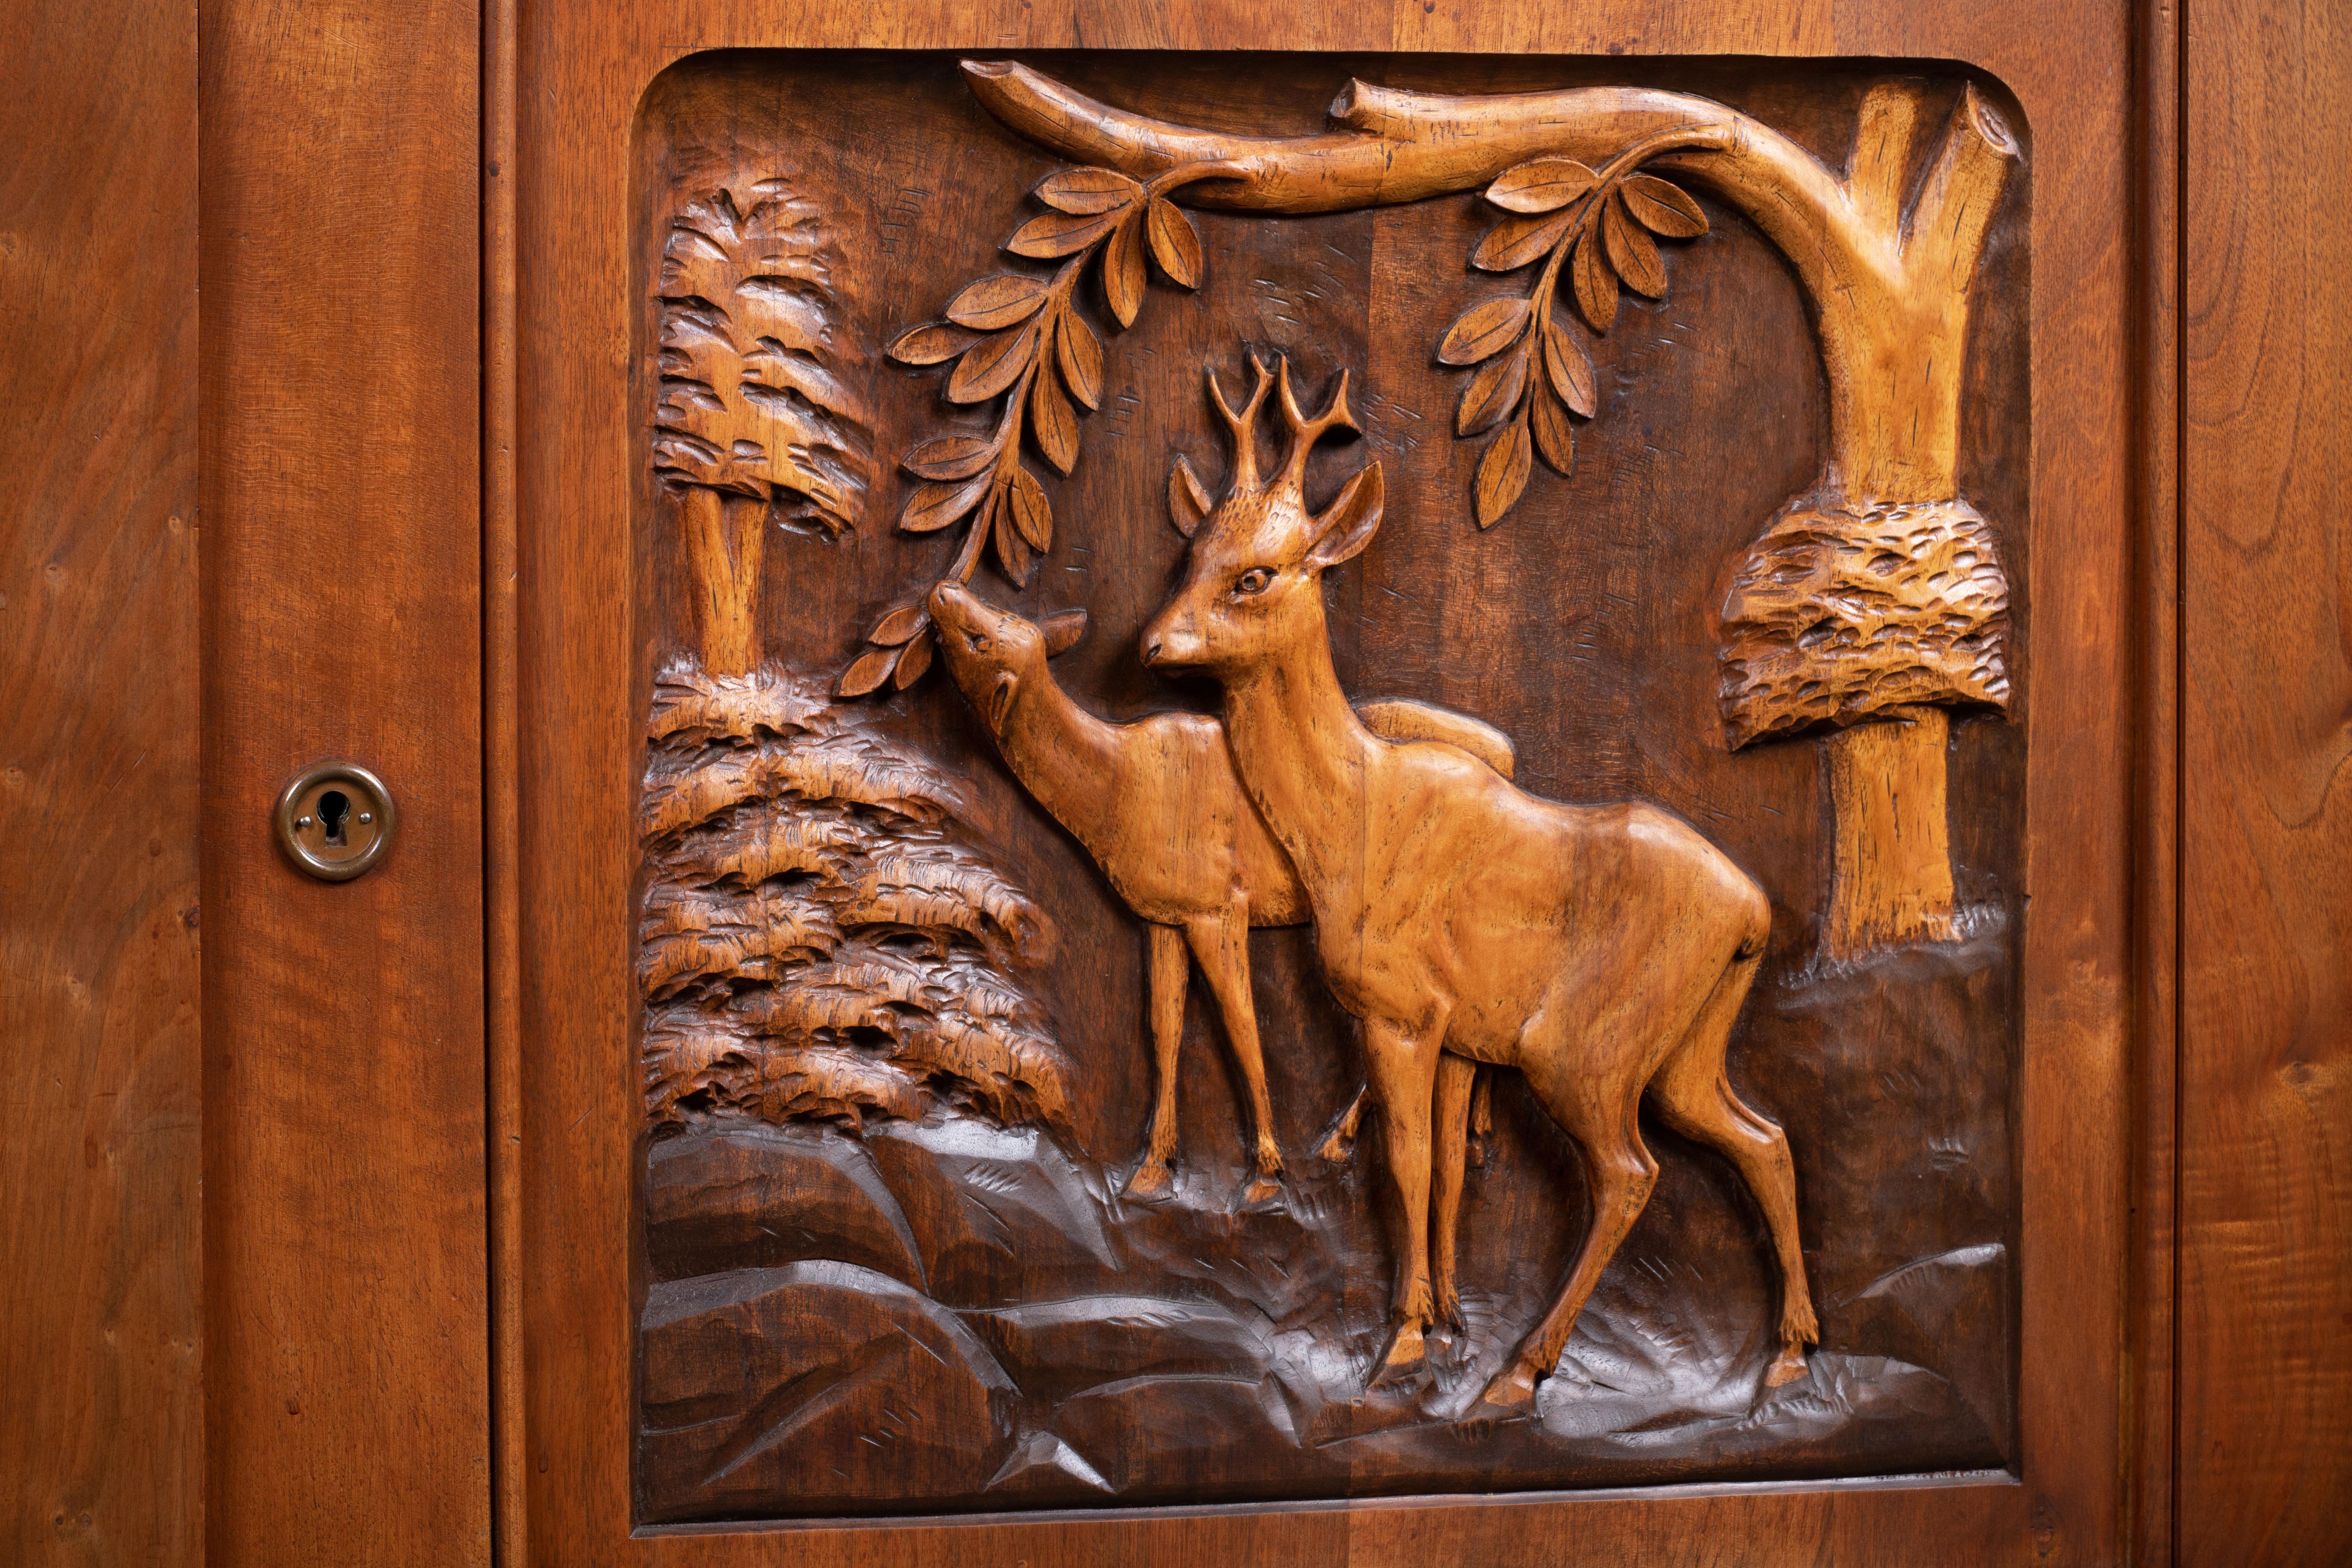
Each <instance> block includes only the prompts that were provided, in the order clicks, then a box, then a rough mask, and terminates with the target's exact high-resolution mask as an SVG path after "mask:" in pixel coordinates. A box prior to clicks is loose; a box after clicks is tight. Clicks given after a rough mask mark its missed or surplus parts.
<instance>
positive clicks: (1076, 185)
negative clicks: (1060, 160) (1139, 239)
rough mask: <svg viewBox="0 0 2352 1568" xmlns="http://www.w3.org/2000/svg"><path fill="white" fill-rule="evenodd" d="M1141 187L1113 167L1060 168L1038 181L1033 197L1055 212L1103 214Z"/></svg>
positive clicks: (1125, 202) (1131, 198) (1126, 202)
mask: <svg viewBox="0 0 2352 1568" xmlns="http://www.w3.org/2000/svg"><path fill="white" fill-rule="evenodd" d="M1140 195H1143V187H1142V186H1141V185H1139V184H1137V183H1136V182H1135V181H1133V180H1131V179H1129V178H1128V177H1127V176H1126V175H1125V174H1119V173H1118V171H1117V170H1114V169H1062V170H1058V171H1056V172H1055V173H1054V174H1048V175H1046V176H1045V179H1044V180H1043V181H1041V182H1039V184H1038V186H1037V190H1036V196H1037V199H1038V200H1039V201H1041V202H1044V203H1045V205H1047V206H1049V207H1052V208H1053V209H1054V210H1055V211H1056V212H1066V213H1085V214H1093V213H1107V212H1114V211H1116V210H1118V208H1120V207H1123V206H1126V205H1129V203H1131V202H1133V201H1134V200H1135V199H1136V198H1137V197H1139V196H1140Z"/></svg>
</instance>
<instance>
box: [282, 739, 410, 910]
mask: <svg viewBox="0 0 2352 1568" xmlns="http://www.w3.org/2000/svg"><path fill="white" fill-rule="evenodd" d="M396 820H397V816H396V814H395V813H394V809H393V805H392V792H391V791H390V790H388V789H386V788H384V786H383V780H382V779H380V778H378V777H376V776H375V774H373V773H370V772H369V771H368V770H367V769H365V768H363V767H361V766H360V765H359V764H358V763H318V764H316V765H315V766H312V767H308V768H305V769H303V770H302V771H301V772H300V773H298V774H296V775H295V776H294V778H293V780H292V781H291V782H290V783H289V784H287V786H286V787H285V789H284V790H282V791H280V792H279V794H278V843H279V844H281V845H283V846H284V847H285V849H286V853H287V854H288V855H289V856H291V857H292V858H293V860H294V864H295V865H296V866H297V867H299V868H301V869H302V870H304V871H306V872H308V873H309V874H310V875H311V876H313V877H316V878H318V879H320V881H322V882H348V881H350V880H351V879H352V878H353V877H356V876H359V875H361V874H362V872H365V871H366V870H368V869H369V868H372V867H373V866H374V865H375V864H376V862H377V861H379V860H382V859H383V855H384V851H385V850H386V849H387V848H389V847H391V845H392V830H393V826H394V822H395V821H396Z"/></svg>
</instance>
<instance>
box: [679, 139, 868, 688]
mask: <svg viewBox="0 0 2352 1568" xmlns="http://www.w3.org/2000/svg"><path fill="white" fill-rule="evenodd" d="M831 247H832V239H831V234H830V231H829V229H828V227H827V226H826V225H825V223H824V219H823V217H822V215H821V214H819V212H818V211H817V209H816V208H815V207H814V205H811V204H809V203H807V202H805V201H803V200H801V199H800V198H798V197H796V196H795V195H793V193H792V191H791V189H790V188H789V187H788V186H787V184H785V182H783V181H782V180H779V179H768V180H761V181H759V182H757V183H755V184H750V185H748V186H746V187H744V188H742V190H741V192H740V195H739V194H738V193H737V192H735V191H730V190H723V189H722V190H716V191H712V192H709V193H708V194H707V195H701V196H698V197H696V198H694V199H693V200H691V201H689V202H688V203H687V204H686V205H685V207H684V208H683V209H682V210H681V211H680V212H679V213H678V215H677V217H676V218H675V219H674V220H673V221H672V224H671V226H670V233H669V238H668V241H667V245H666V246H665V247H664V249H663V252H662V264H661V278H660V283H659V286H658V291H659V296H660V300H661V328H660V338H659V347H660V368H661V386H660V391H659V395H658V398H657V402H656V408H655V412H654V469H655V472H656V474H658V475H659V476H660V477H661V479H662V480H663V482H664V484H665V485H666V486H667V488H668V489H670V490H671V491H672V493H673V494H675V495H676V496H677V500H678V503H679V511H680V517H681V521H682V522H683V524H684V528H685V531H686V546H687V562H688V570H689V571H690V573H691V574H692V578H693V605H694V613H695V623H696V630H697V634H698V640H699V643H700V649H701V655H702V662H703V667H704V668H706V669H708V670H709V671H711V672H712V673H714V674H720V675H740V674H742V673H744V672H745V671H748V670H750V669H751V668H753V667H754V666H756V665H757V664H758V663H759V659H760V637H759V629H758V625H757V616H758V609H759V599H760V567H761V554H762V552H763V547H764V545H765V542H766V534H767V522H768V520H769V519H770V517H771V516H773V517H776V518H777V519H778V521H782V522H785V523H788V524H798V525H800V526H803V527H809V528H814V529H816V530H819V531H823V532H824V533H826V534H835V533H838V532H840V531H843V530H844V529H848V528H854V527H856V525H857V523H858V521H859V520H860V517H861V515H862V513H863V510H864V505H865V498H866V488H867V482H868V470H869V468H870V459H869V456H868V446H867V435H866V432H867V428H868V424H869V421H868V416H867V415H866V410H865V408H864V407H863V405H861V403H860V401H859V399H858V398H857V397H856V395H854V394H853V393H851V392H850V391H849V389H848V388H847V387H846V386H845V385H844V384H843V382H842V380H841V378H840V376H839V374H837V370H836V363H837V362H836V356H835V352H834V347H833V343H832V329H831V311H832V310H833V306H834V293H833V259H832V254H831Z"/></svg>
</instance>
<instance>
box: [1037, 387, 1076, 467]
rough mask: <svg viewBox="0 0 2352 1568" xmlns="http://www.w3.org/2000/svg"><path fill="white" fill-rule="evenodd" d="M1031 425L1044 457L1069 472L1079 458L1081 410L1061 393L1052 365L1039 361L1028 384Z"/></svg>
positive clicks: (1038, 447)
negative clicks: (1074, 406) (1072, 405)
mask: <svg viewBox="0 0 2352 1568" xmlns="http://www.w3.org/2000/svg"><path fill="white" fill-rule="evenodd" d="M1029 428H1030V430H1031V431H1032V432H1033V433H1034V435H1035V436H1036V437H1037V449H1038V450H1039V451H1041V452H1043V453H1045V460H1046V461H1047V462H1049V463H1051V464H1053V465H1054V467H1055V468H1059V469H1060V470H1061V471H1062V472H1064V473H1068V472H1069V471H1070V468H1071V465H1073V464H1075V463H1076V461H1077V460H1078V411H1077V410H1076V409H1075V408H1073V407H1071V406H1070V400H1069V399H1068V398H1067V397H1066V396H1064V395H1062V388H1061V384H1060V381H1059V380H1058V378H1056V377H1055V374H1054V371H1053V367H1052V366H1050V365H1040V366H1039V367H1038V370H1037V379H1036V380H1035V381H1034V382H1032V383H1030V384H1029ZM1033 482H1034V481H1033Z"/></svg>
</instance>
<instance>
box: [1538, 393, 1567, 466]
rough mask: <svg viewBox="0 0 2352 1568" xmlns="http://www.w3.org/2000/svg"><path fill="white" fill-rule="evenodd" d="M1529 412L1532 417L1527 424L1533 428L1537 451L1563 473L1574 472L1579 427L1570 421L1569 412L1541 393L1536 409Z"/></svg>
mask: <svg viewBox="0 0 2352 1568" xmlns="http://www.w3.org/2000/svg"><path fill="white" fill-rule="evenodd" d="M1528 414H1529V416H1530V417H1529V419H1528V424H1529V425H1530V426H1533V428H1534V434H1535V440H1536V451H1537V452H1538V454H1540V455H1541V456H1542V458H1543V460H1544V461H1545V462H1547V463H1549V464H1550V465H1551V466H1552V467H1553V468H1556V469H1558V470H1559V472H1560V473H1562V474H1567V473H1570V472H1571V471H1573V470H1574V468H1575V467H1576V427H1575V426H1572V425H1570V423H1569V422H1568V410H1567V409H1565V408H1562V407H1561V406H1560V405H1559V399H1558V398H1556V397H1546V396H1544V395H1542V394H1541V393H1538V394H1537V395H1536V398H1535V402H1534V405H1533V406H1531V407H1530V408H1529V409H1528Z"/></svg>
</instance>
